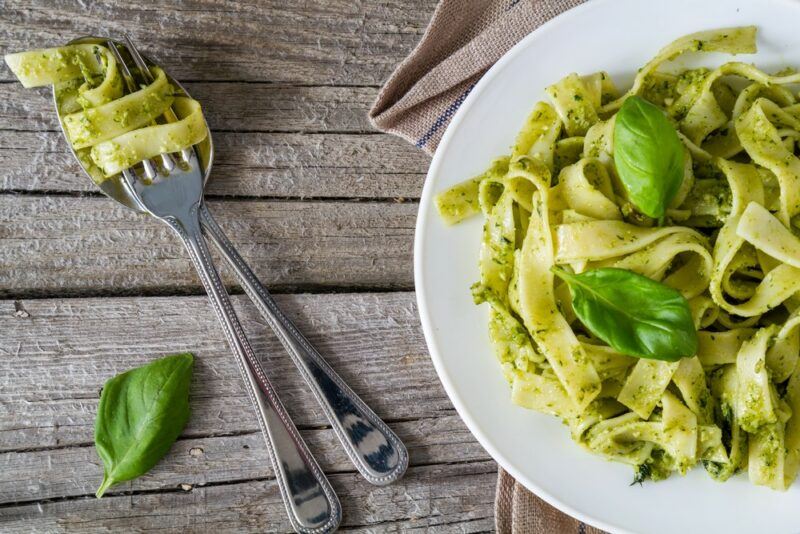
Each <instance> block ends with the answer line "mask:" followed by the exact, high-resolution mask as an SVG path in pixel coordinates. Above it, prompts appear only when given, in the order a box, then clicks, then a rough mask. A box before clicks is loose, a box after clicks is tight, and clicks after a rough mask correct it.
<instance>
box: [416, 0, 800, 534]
mask: <svg viewBox="0 0 800 534" xmlns="http://www.w3.org/2000/svg"><path fill="white" fill-rule="evenodd" d="M615 1H616V0H586V1H585V2H584V3H582V4H579V5H577V6H575V7H573V8H571V9H568V10H567V11H564V12H563V13H560V14H559V15H557V16H555V17H553V18H552V19H550V20H548V21H547V22H545V23H544V24H542V25H541V26H539V27H537V28H536V29H534V30H533V31H532V32H530V33H529V34H528V35H526V36H525V37H524V38H523V39H521V40H520V41H519V42H518V43H516V44H515V45H514V46H512V47H511V48H510V49H509V50H508V51H507V52H506V53H505V54H503V56H501V57H500V59H498V60H497V62H495V63H494V64H493V65H492V66H491V67H490V68H489V69H488V70H487V71H486V73H485V74H484V75H483V76H482V77H481V79H480V80H479V81H478V83H477V84H476V85H475V87H474V88H473V89H472V91H471V92H470V94H469V95H468V96H467V98H466V99H465V100H464V102H463V103H462V104H461V106H460V107H459V109H458V110H457V111H456V113H455V115H454V116H453V119H452V120H451V121H450V124H448V126H447V129H446V130H445V132H444V134H443V135H442V138H441V140H440V142H439V145H438V146H437V149H436V151H435V152H434V154H433V157H432V159H431V163H430V165H429V167H428V172H427V173H426V175H425V181H424V183H423V187H422V193H421V196H420V204H419V209H418V211H417V220H416V224H415V229H414V248H413V255H414V258H413V266H414V286H415V294H416V303H417V313H418V314H419V317H420V324H421V326H422V332H423V335H424V337H425V344H426V346H427V348H428V353H429V356H430V359H431V361H432V362H433V366H434V369H435V371H436V374H437V376H438V378H439V380H440V382H441V383H442V386H443V387H444V389H445V392H446V393H447V396H448V398H449V399H450V401H451V402H452V403H453V406H454V407H455V410H456V413H458V416H459V417H460V418H461V420H462V421H464V424H465V425H466V426H467V428H468V429H469V431H470V432H471V433H472V435H473V436H475V438H476V439H477V441H478V443H480V445H481V446H482V447H483V448H484V449H485V450H486V452H487V453H488V454H489V456H491V458H492V459H493V460H494V461H495V462H497V464H498V465H499V466H500V467H502V468H503V469H504V470H505V471H507V472H508V473H509V474H510V475H511V476H512V477H514V479H515V480H517V481H518V482H520V483H521V484H522V485H523V486H524V487H525V488H527V489H528V490H529V491H531V492H532V493H534V494H535V495H536V496H538V497H539V498H541V499H542V500H544V501H545V502H547V503H548V504H550V505H551V506H553V507H555V508H556V509H558V510H560V511H561V512H563V513H565V514H568V515H570V516H572V517H573V518H575V519H577V520H579V521H581V522H583V523H586V524H588V525H590V526H593V527H595V528H599V529H602V530H605V531H608V532H615V533H620V534H635V533H633V532H632V531H630V530H628V529H626V528H624V527H622V526H620V525H619V524H615V522H611V521H604V520H601V519H598V518H595V517H593V516H592V515H589V514H587V513H585V512H583V511H581V510H579V509H577V508H574V507H573V506H571V505H569V504H568V503H566V502H564V501H563V500H561V499H559V498H557V497H555V496H553V495H552V494H551V493H549V492H548V491H546V490H545V489H544V488H543V487H542V486H540V485H539V484H537V483H536V482H535V481H534V480H533V479H531V478H530V477H528V476H527V475H526V474H525V473H523V472H522V471H520V470H518V469H517V468H516V467H514V465H513V463H512V462H511V461H510V460H509V459H508V458H507V457H506V456H505V455H503V454H502V453H501V452H500V451H499V450H498V449H497V448H495V447H494V446H493V445H492V440H491V439H490V437H489V436H488V435H487V434H486V433H485V432H483V430H482V429H481V428H480V426H479V423H478V422H477V421H476V420H475V419H474V418H473V417H472V415H471V414H470V413H469V411H468V410H467V409H466V407H465V403H464V401H463V400H462V397H461V395H459V394H458V392H457V388H456V386H455V384H454V381H453V379H452V377H451V375H450V374H449V373H448V372H447V369H446V366H445V364H444V361H443V358H442V357H441V353H440V351H439V347H438V345H437V343H436V339H435V336H434V334H433V328H434V325H433V323H432V321H431V316H430V313H429V309H428V305H427V299H428V298H429V297H430V295H428V294H426V291H425V289H424V288H425V287H426V286H425V284H424V281H425V279H426V277H425V275H424V274H423V273H424V270H423V268H422V257H423V253H422V251H423V248H424V243H425V240H426V238H425V230H424V229H425V227H426V226H427V224H428V214H429V213H430V212H431V211H432V210H431V203H432V202H433V197H434V191H433V188H434V184H433V178H432V177H433V176H434V175H436V174H438V173H439V168H440V167H441V165H442V161H443V159H444V155H443V154H444V153H445V151H446V147H447V146H448V145H449V144H450V141H451V138H452V137H453V136H454V135H455V132H456V130H458V127H459V125H460V124H461V122H462V121H463V120H464V118H465V116H466V114H467V110H469V109H470V108H471V107H472V106H473V105H474V103H475V101H477V100H478V99H479V98H480V95H481V94H482V93H483V92H484V90H485V89H486V88H487V87H488V86H489V85H490V84H491V83H492V82H493V80H494V78H496V77H497V76H498V75H499V73H500V72H501V71H502V70H503V69H504V68H505V67H506V66H507V65H508V64H509V63H510V62H511V61H512V60H513V59H514V58H515V57H516V56H517V55H518V54H520V53H521V51H522V50H524V49H525V48H527V47H528V46H530V42H531V41H534V40H538V39H539V38H540V36H541V35H542V34H546V33H547V32H549V31H552V30H553V28H556V27H559V26H563V25H568V24H569V23H570V22H571V20H572V19H573V18H575V17H578V16H582V15H583V14H584V12H587V11H592V10H602V9H604V8H605V7H606V6H608V5H610V4H612V3H613V2H615ZM777 1H778V2H779V3H781V4H783V5H787V6H792V7H793V8H795V9H798V8H800V3H798V2H797V1H796V0H777Z"/></svg>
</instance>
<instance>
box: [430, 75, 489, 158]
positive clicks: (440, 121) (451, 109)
mask: <svg viewBox="0 0 800 534" xmlns="http://www.w3.org/2000/svg"><path fill="white" fill-rule="evenodd" d="M476 83H477V82H476ZM474 88H475V83H473V84H472V85H470V86H469V87H467V90H466V91H464V92H463V93H461V94H460V95H459V96H458V98H456V99H455V100H453V102H452V103H451V104H450V105H449V106H447V109H445V110H444V111H443V112H442V114H441V115H439V116H438V117H437V118H436V121H434V123H433V124H432V125H431V127H430V128H429V129H428V131H427V132H425V134H424V135H423V136H422V137H420V138H419V140H417V142H416V146H417V148H422V147H424V146H425V145H426V144H427V143H428V141H430V140H431V138H432V137H433V135H434V134H435V133H436V132H438V131H439V128H441V127H442V126H444V125H445V124H446V123H447V121H449V120H450V119H451V118H452V117H453V115H454V114H455V112H456V111H458V108H459V107H461V104H463V103H464V100H466V98H467V95H469V93H470V92H471V91H472V90H473V89H474Z"/></svg>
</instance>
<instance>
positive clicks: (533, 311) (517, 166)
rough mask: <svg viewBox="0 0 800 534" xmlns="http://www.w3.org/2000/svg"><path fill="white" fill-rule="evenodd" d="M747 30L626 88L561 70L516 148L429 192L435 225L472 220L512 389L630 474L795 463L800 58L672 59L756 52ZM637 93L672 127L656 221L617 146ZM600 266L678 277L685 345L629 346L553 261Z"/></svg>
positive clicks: (707, 43) (684, 48)
mask: <svg viewBox="0 0 800 534" xmlns="http://www.w3.org/2000/svg"><path fill="white" fill-rule="evenodd" d="M755 38H756V29H755V28H754V27H740V28H724V29H719V30H713V31H705V32H700V33H696V34H692V35H688V36H685V37H682V38H680V39H678V40H676V41H675V42H673V43H672V44H670V45H668V46H667V47H665V48H664V49H663V50H662V51H661V52H659V53H658V54H657V55H656V57H655V58H653V60H651V61H650V62H649V63H647V64H646V65H645V66H644V67H642V68H641V69H640V70H639V71H638V74H637V75H636V78H635V81H634V83H633V85H632V87H631V88H630V90H628V91H627V92H626V93H624V94H622V95H619V93H618V92H617V90H616V88H615V87H614V85H613V83H612V81H611V79H610V78H609V76H608V75H607V74H606V73H603V72H600V73H595V74H591V75H588V76H580V75H578V74H574V73H573V74H570V75H568V76H566V77H565V78H564V79H562V80H561V81H559V82H557V83H555V84H554V85H552V86H550V87H548V88H547V89H546V93H547V95H548V97H549V98H550V100H551V103H547V102H538V103H537V104H536V105H535V106H534V109H533V111H532V112H531V114H530V115H529V117H528V118H527V119H526V121H525V123H524V125H523V128H522V130H521V131H520V133H519V135H518V136H517V139H516V142H515V143H514V145H513V146H512V147H511V153H510V155H508V156H502V157H499V158H498V159H496V160H495V161H494V162H492V164H491V165H490V167H489V169H488V170H487V171H486V172H484V173H483V174H481V175H479V176H476V177H475V178H472V179H470V180H467V181H465V182H463V183H461V184H459V185H457V186H455V187H453V188H452V189H450V190H448V191H445V192H443V193H441V194H439V195H438V196H437V198H436V204H437V208H438V210H439V212H440V214H441V215H442V218H443V219H444V220H445V221H446V222H447V223H450V224H452V223H457V222H459V221H460V220H463V219H464V218H466V217H469V216H471V215H474V214H477V213H479V212H480V213H482V214H483V216H484V218H485V224H484V230H483V239H482V244H481V250H480V261H479V265H480V273H481V276H480V281H479V282H478V283H476V284H475V285H474V286H473V295H474V297H475V300H476V302H477V303H484V302H485V303H488V304H489V336H490V339H491V342H492V344H493V346H494V349H495V353H496V355H497V357H498V359H499V360H500V363H501V365H502V369H503V373H504V375H505V377H506V378H507V379H508V381H509V383H510V384H511V399H512V401H513V402H514V403H516V404H518V405H520V406H524V407H526V408H530V409H533V410H537V411H541V412H544V413H547V414H550V415H554V416H557V417H560V418H561V419H563V420H564V422H565V423H566V424H567V425H568V426H569V428H570V432H571V435H572V437H573V439H574V440H575V441H576V442H578V443H579V444H580V445H581V446H583V447H585V448H587V449H588V450H590V451H591V452H593V453H596V454H599V455H601V456H603V457H606V458H608V459H611V460H615V461H620V462H624V463H627V464H630V465H632V466H634V468H635V469H636V480H643V479H645V478H652V479H656V480H658V479H662V478H665V477H667V476H669V475H670V474H671V473H673V472H675V471H677V472H679V473H685V472H686V471H687V470H688V469H689V468H691V467H692V466H694V465H696V464H698V463H702V465H703V466H704V467H705V469H706V470H707V471H708V473H709V474H710V475H711V476H712V477H714V478H715V479H717V480H726V479H727V478H728V477H730V476H731V475H733V474H734V473H736V472H738V471H743V470H746V471H747V472H748V473H749V477H750V480H751V481H752V482H753V483H755V484H761V485H765V486H769V487H771V488H774V489H778V490H783V489H785V488H786V487H788V485H789V484H791V483H792V481H793V480H794V479H795V477H796V475H797V472H798V469H799V468H800V373H798V370H797V367H798V360H799V358H798V354H799V353H800V329H798V325H800V294H799V292H800V237H798V227H800V159H798V157H797V154H798V153H799V152H800V150H798V148H799V147H798V141H800V102H799V101H798V97H797V96H796V93H795V91H796V90H797V86H796V85H795V84H800V74H795V73H794V72H793V71H788V70H787V71H784V72H781V73H777V74H768V73H766V72H763V71H761V70H759V69H758V68H756V67H754V66H752V65H748V64H745V63H742V62H729V63H725V64H723V65H721V66H719V67H717V68H714V69H708V68H696V69H689V70H680V69H676V67H675V65H674V64H672V63H671V62H672V61H673V60H674V59H676V58H677V57H679V56H681V55H683V54H687V53H698V52H711V51H713V52H723V53H730V54H752V53H755V52H756V42H755ZM632 97H638V98H641V99H644V100H645V101H647V102H649V103H650V104H654V105H655V106H657V107H658V108H660V109H661V110H662V112H663V114H665V115H666V117H667V118H668V120H669V121H670V123H671V124H672V125H673V126H674V129H675V130H676V132H677V135H678V137H679V139H680V142H681V143H682V145H683V146H682V148H681V150H683V152H684V158H683V160H680V159H673V160H672V161H673V162H674V164H675V165H678V164H679V163H680V161H683V171H682V174H683V176H682V181H681V183H680V186H679V187H678V188H677V190H676V191H675V192H674V195H673V196H671V197H670V198H671V200H670V202H669V205H668V206H666V205H664V207H665V208H666V211H665V213H666V214H665V216H664V217H663V218H662V220H661V224H659V221H657V220H655V219H651V218H649V217H647V216H645V215H643V213H642V212H641V211H640V210H638V209H637V206H636V204H635V202H634V199H632V198H631V197H630V193H629V190H628V189H626V187H624V184H623V183H622V179H621V177H620V172H619V170H618V168H617V165H616V164H615V157H614V154H615V147H614V139H615V132H616V121H617V119H618V117H619V115H620V110H621V109H624V103H625V101H626V99H628V98H632ZM673 135H674V134H673ZM679 154H680V153H678V155H679ZM673 168H675V170H676V171H678V172H681V171H680V170H679V169H678V168H677V167H674V166H673ZM662 213H663V212H662ZM607 268H611V269H623V270H625V271H629V272H631V273H635V274H637V275H642V276H645V277H647V278H650V279H652V280H655V281H658V282H660V283H662V284H663V285H664V286H666V287H668V288H672V289H674V290H677V291H678V292H679V293H680V295H682V296H683V298H685V299H686V305H687V306H688V310H689V312H690V313H691V321H693V322H694V328H695V329H696V331H697V344H696V353H695V354H693V355H688V356H685V357H683V358H680V359H677V360H671V361H664V360H660V359H645V358H643V357H640V358H636V357H632V356H629V355H626V354H623V353H621V352H619V351H618V350H616V349H614V348H613V347H611V346H609V344H607V343H605V342H604V341H603V340H602V339H600V337H598V335H596V333H593V331H592V330H591V329H590V328H588V327H587V326H586V324H585V323H584V322H583V321H582V320H581V319H580V318H579V317H578V313H576V309H575V308H573V301H572V298H574V293H571V291H570V288H569V287H568V286H567V283H565V282H563V281H562V280H561V279H560V277H556V276H554V274H553V272H554V270H557V269H566V272H568V273H572V274H575V275H577V274H581V273H589V272H592V271H593V270H596V269H607ZM598 298H599V297H598ZM687 321H688V319H687ZM644 341H645V342H647V340H646V339H645V340H644ZM656 356H657V355H656ZM665 360H667V358H665Z"/></svg>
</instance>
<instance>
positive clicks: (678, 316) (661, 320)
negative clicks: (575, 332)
mask: <svg viewBox="0 0 800 534" xmlns="http://www.w3.org/2000/svg"><path fill="white" fill-rule="evenodd" d="M553 272H554V273H555V275H556V276H558V277H559V278H561V279H562V280H564V281H566V282H567V284H569V291H570V293H571V294H572V308H573V309H574V310H575V314H576V315H577V316H578V318H579V319H580V320H581V322H582V323H583V324H584V325H586V328H588V329H589V330H590V331H591V332H592V333H593V334H594V335H596V336H597V337H599V338H600V339H602V340H603V341H605V342H606V343H608V344H609V345H610V346H611V347H613V348H615V349H616V350H618V351H619V352H621V353H622V354H627V355H629V356H636V357H639V358H648V359H652V360H666V361H670V362H673V361H677V360H679V359H681V358H684V357H688V356H693V355H694V354H695V353H696V352H697V330H696V329H695V327H694V322H693V321H692V313H691V311H690V310H689V303H688V302H687V301H686V299H685V298H684V297H683V295H681V294H680V293H679V292H678V291H676V290H674V289H672V288H671V287H668V286H665V285H664V284H662V283H659V282H656V281H655V280H651V279H650V278H647V277H646V276H642V275H640V274H636V273H633V272H631V271H628V270H625V269H615V268H603V269H594V270H591V271H586V272H585V273H581V274H572V273H568V272H566V271H564V270H562V269H558V268H555V267H554V268H553Z"/></svg>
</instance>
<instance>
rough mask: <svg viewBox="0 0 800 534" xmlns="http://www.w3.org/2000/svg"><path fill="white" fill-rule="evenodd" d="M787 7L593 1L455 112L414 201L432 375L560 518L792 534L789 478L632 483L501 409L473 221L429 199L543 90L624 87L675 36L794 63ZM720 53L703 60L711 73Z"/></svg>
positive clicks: (632, 528)
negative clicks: (748, 28)
mask: <svg viewBox="0 0 800 534" xmlns="http://www.w3.org/2000/svg"><path fill="white" fill-rule="evenodd" d="M798 23H800V3H798V2H797V1H794V0H760V1H755V0H591V1H590V2H589V3H587V4H584V5H582V6H580V7H578V8H576V9H573V10H571V11H569V12H567V13H565V14H564V15H562V16H560V17H558V18H556V19H554V20H553V21H551V22H549V23H547V24H545V25H544V26H542V27H541V28H539V29H538V30H536V31H535V32H533V33H532V34H531V35H529V36H528V37H527V38H525V39H524V40H523V41H522V42H520V43H519V44H518V45H517V46H515V47H514V48H513V49H512V50H511V51H509V52H508V53H507V54H506V55H505V56H504V57H503V58H502V59H501V60H500V61H498V62H497V64H496V65H495V66H494V67H492V69H491V70H490V71H489V72H488V73H487V74H486V76H484V77H483V79H482V80H481V81H480V82H479V83H478V85H477V86H476V87H475V89H474V90H473V91H472V93H471V94H470V95H469V97H468V98H467V99H466V101H465V102H464V103H463V105H462V106H461V108H460V109H459V111H458V113H457V114H456V116H455V118H454V119H453V122H452V124H451V125H450V127H449V128H448V130H447V132H446V133H445V135H444V138H443V139H442V142H441V144H440V145H439V149H438V150H437V151H436V155H435V156H434V158H433V162H432V163H431V167H430V170H429V171H428V178H427V180H426V182H425V188H424V190H423V193H422V202H421V204H420V209H419V218H418V220H417V230H416V241H415V248H414V270H415V281H416V288H417V300H418V305H419V313H420V317H421V319H422V327H423V330H424V332H425V338H426V340H427V343H428V348H429V350H430V353H431V358H432V359H433V363H434V365H435V367H436V371H437V372H438V373H439V377H440V379H441V381H442V383H443V384H444V387H445V389H446V390H447V393H448V395H449V396H450V399H451V400H452V401H453V404H454V405H455V407H456V409H457V410H458V413H459V414H460V415H461V417H462V419H464V421H465V422H466V424H467V426H468V427H469V428H470V430H471V431H472V433H473V434H474V435H475V437H476V438H477V439H478V441H480V443H481V444H482V445H483V446H484V447H485V448H486V450H487V451H488V452H489V454H491V455H492V457H493V458H494V459H495V460H497V462H498V463H499V464H500V465H502V466H503V467H504V468H505V469H506V470H507V471H509V472H510V473H511V474H512V475H513V476H514V477H515V478H516V479H517V480H519V481H520V482H521V483H522V484H524V485H525V486H526V487H527V488H529V489H530V490H532V491H533V492H535V493H536V494H537V495H539V496H540V497H542V498H543V499H545V500H546V501H548V502H549V503H551V504H552V505H554V506H556V507H558V508H560V509H561V510H563V511H564V512H566V513H568V514H570V515H572V516H574V517H577V518H579V519H580V520H582V521H585V522H587V523H589V524H592V525H594V526H597V527H599V528H602V529H605V530H609V531H614V532H640V533H648V534H649V533H659V532H665V533H666V532H670V533H671V532H681V533H687V534H688V533H694V532H697V533H704V534H705V533H711V532H725V533H726V534H734V533H740V532H741V533H745V532H757V531H758V532H765V533H766V532H769V533H788V532H800V482H799V483H796V484H795V485H794V487H793V488H791V489H790V490H789V491H787V492H785V493H779V492H775V491H772V490H769V489H765V488H762V487H757V486H753V485H752V484H750V483H749V482H748V480H747V477H746V475H739V476H737V477H734V478H733V479H731V480H729V481H728V482H726V483H724V484H720V483H717V482H714V481H713V480H712V479H711V478H710V477H708V476H707V475H706V473H705V472H704V471H703V469H702V468H696V469H695V470H693V471H692V472H690V473H689V474H688V475H687V476H685V477H679V476H673V477H672V478H671V479H669V480H667V481H664V482H659V483H652V482H651V483H646V484H645V485H644V486H643V487H639V486H638V485H636V486H630V485H629V484H630V483H631V480H632V477H633V473H632V470H631V468H630V467H628V466H625V465H621V464H616V463H611V462H607V461H605V460H603V459H601V458H598V457H596V456H593V455H591V454H589V453H587V452H585V451H584V450H582V449H580V448H579V447H578V446H577V445H575V444H574V443H573V442H572V441H571V440H570V438H569V435H568V431H567V428H566V427H565V426H563V425H562V424H561V423H559V422H558V421H557V420H556V419H555V418H553V417H548V416H545V415H541V414H538V413H534V412H532V411H528V410H524V409H522V408H518V407H516V406H514V405H512V404H511V401H510V389H509V386H508V385H507V384H506V382H505V380H504V379H503V377H502V376H501V373H500V367H499V365H498V363H497V361H496V360H495V358H494V356H493V354H492V350H491V347H490V346H489V340H488V335H487V333H486V323H487V310H486V307H485V306H481V307H478V306H475V305H474V304H473V303H472V298H471V296H470V291H469V287H470V285H471V284H472V283H473V282H474V281H476V280H477V279H478V247H479V243H480V233H481V232H480V229H481V224H482V221H481V220H480V218H479V217H478V218H473V219H472V220H469V221H467V222H465V223H462V224H460V225H457V226H454V227H445V225H444V224H443V223H442V222H441V221H440V220H439V218H438V216H437V214H436V210H435V207H434V203H433V196H434V195H435V193H437V192H439V191H442V190H444V189H446V188H447V187H449V186H451V185H453V184H456V183H458V182H459V181H461V180H464V179H466V178H468V177H470V176H473V175H475V174H478V173H479V172H481V171H483V170H484V169H485V168H486V167H487V165H488V163H489V162H490V161H491V160H492V158H494V157H496V156H499V155H501V154H504V153H508V152H509V151H510V149H509V147H510V146H511V144H512V143H513V140H514V138H515V136H516V134H517V131H518V130H519V129H520V127H521V126H522V123H523V121H524V120H525V118H526V117H527V115H528V113H529V111H530V110H531V108H532V106H533V104H534V103H535V102H536V101H538V100H544V99H545V95H544V91H543V90H544V88H545V87H546V86H547V85H549V84H551V83H553V82H555V81H557V80H558V79H560V78H561V77H562V76H564V75H566V74H568V73H570V72H578V73H582V74H589V73H592V72H595V71H598V70H606V71H608V72H609V73H610V74H611V75H612V77H613V78H614V80H615V81H616V82H617V83H618V85H619V86H620V87H621V88H625V87H626V85H627V84H628V83H629V82H630V80H631V79H632V77H633V74H634V73H635V71H636V69H637V68H638V67H640V66H641V65H643V64H644V63H645V62H646V61H647V60H649V59H650V58H651V57H652V56H653V55H655V53H656V52H657V51H658V50H659V49H660V48H661V47H662V46H664V45H666V44H667V43H669V42H671V41H672V40H674V39H676V38H678V37H680V36H682V35H685V34H687V33H692V32H695V31H699V30H706V29H713V28H720V27H725V26H737V25H748V24H755V25H757V26H758V28H759V32H758V48H759V52H758V54H757V55H755V56H738V59H739V60H741V61H746V62H755V63H756V64H757V65H758V66H759V67H762V68H767V69H774V70H778V69H779V68H782V67H785V66H789V65H791V66H795V67H800V26H798ZM730 57H731V56H722V55H717V54H705V55H704V57H702V58H701V63H703V64H709V65H712V64H713V65H716V64H718V63H720V62H722V61H724V60H726V58H730Z"/></svg>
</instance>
